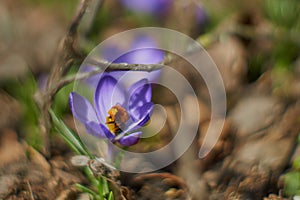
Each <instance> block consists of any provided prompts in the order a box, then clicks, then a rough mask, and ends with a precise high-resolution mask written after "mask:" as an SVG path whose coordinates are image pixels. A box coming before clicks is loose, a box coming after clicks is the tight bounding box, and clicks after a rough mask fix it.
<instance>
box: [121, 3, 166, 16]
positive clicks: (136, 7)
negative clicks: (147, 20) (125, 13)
mask: <svg viewBox="0 0 300 200" xmlns="http://www.w3.org/2000/svg"><path fill="white" fill-rule="evenodd" d="M120 2H121V3H122V4H123V5H124V6H125V7H126V8H127V9H129V10H131V11H134V12H138V13H146V14H151V15H154V16H156V15H162V14H164V13H165V12H166V11H167V9H168V8H169V7H170V6H171V5H172V0H120Z"/></svg>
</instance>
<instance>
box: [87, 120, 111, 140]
mask: <svg viewBox="0 0 300 200" xmlns="http://www.w3.org/2000/svg"><path fill="white" fill-rule="evenodd" d="M85 128H86V131H87V132H88V133H90V134H91V135H93V136H95V137H97V138H101V139H102V138H105V137H106V135H105V134H104V131H103V130H102V129H101V128H100V124H98V123H96V122H92V121H90V122H86V123H85Z"/></svg>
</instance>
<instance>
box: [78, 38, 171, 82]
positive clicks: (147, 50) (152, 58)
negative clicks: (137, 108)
mask: <svg viewBox="0 0 300 200" xmlns="http://www.w3.org/2000/svg"><path fill="white" fill-rule="evenodd" d="M157 47H158V45H157V43H156V41H155V40H154V39H153V38H151V37H150V36H148V35H139V36H137V37H136V38H134V40H133V42H132V43H131V44H130V46H129V48H128V51H127V53H125V54H123V55H122V52H124V49H121V45H120V44H119V43H111V44H109V45H107V46H105V47H103V48H102V49H101V50H102V51H101V52H100V55H101V56H100V57H101V58H102V59H105V60H107V61H108V62H112V63H128V64H157V63H160V62H162V61H163V59H164V55H165V53H164V52H163V51H162V50H159V49H157ZM118 55H121V56H120V57H118V58H116V56H118ZM93 69H94V68H93V67H92V66H84V67H83V68H82V71H85V72H87V71H92V70H93ZM160 73H161V70H155V71H152V72H142V71H139V72H137V71H134V72H133V71H115V72H110V73H109V74H110V75H111V76H113V77H114V78H115V79H117V80H118V81H120V83H121V84H123V85H124V86H125V87H128V86H129V85H132V84H133V83H135V82H137V81H139V80H141V79H147V80H148V81H149V82H155V81H156V80H158V78H159V76H160ZM100 76H101V74H100V75H95V76H92V77H90V78H88V79H87V80H86V81H87V83H88V84H89V85H91V86H96V85H97V83H98V82H99V78H100Z"/></svg>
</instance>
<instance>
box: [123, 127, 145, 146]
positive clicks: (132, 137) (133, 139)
mask: <svg viewBox="0 0 300 200" xmlns="http://www.w3.org/2000/svg"><path fill="white" fill-rule="evenodd" d="M141 135H142V132H141V131H139V132H135V133H131V134H129V135H126V136H124V137H122V138H121V139H120V140H118V142H119V143H120V144H121V145H123V146H132V145H134V144H136V143H137V142H138V141H139V139H140V137H141Z"/></svg>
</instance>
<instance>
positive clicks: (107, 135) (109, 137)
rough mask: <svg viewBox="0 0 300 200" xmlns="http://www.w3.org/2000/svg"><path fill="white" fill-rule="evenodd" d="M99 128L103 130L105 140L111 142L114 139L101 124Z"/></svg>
mask: <svg viewBox="0 0 300 200" xmlns="http://www.w3.org/2000/svg"><path fill="white" fill-rule="evenodd" d="M100 127H101V129H102V130H103V132H104V134H105V136H106V137H107V139H109V140H111V141H112V140H113V139H114V138H115V136H114V135H113V134H112V133H111V132H110V131H109V130H108V129H107V128H106V127H105V126H104V125H103V124H100Z"/></svg>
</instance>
